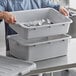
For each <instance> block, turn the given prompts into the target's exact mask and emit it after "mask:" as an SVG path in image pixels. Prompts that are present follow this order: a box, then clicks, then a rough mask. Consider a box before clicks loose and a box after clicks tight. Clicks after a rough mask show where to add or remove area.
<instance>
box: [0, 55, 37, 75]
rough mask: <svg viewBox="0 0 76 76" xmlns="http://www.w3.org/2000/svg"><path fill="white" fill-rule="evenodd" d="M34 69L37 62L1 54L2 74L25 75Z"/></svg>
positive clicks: (0, 68) (0, 72)
mask: <svg viewBox="0 0 76 76" xmlns="http://www.w3.org/2000/svg"><path fill="white" fill-rule="evenodd" d="M34 69H36V64H35V63H32V62H29V61H23V60H18V59H15V58H10V57H4V56H0V76H23V75H25V74H27V73H28V72H30V71H31V70H34Z"/></svg>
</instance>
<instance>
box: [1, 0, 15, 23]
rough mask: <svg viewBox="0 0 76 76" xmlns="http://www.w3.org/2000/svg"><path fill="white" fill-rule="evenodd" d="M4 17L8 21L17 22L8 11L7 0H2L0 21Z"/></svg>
mask: <svg viewBox="0 0 76 76" xmlns="http://www.w3.org/2000/svg"><path fill="white" fill-rule="evenodd" d="M2 19H4V21H5V22H6V23H15V22H16V20H15V17H14V16H13V15H12V14H11V13H9V12H8V6H7V0H0V21H1V20H2Z"/></svg>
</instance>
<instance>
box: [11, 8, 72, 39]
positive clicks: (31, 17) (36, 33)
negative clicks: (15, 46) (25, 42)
mask: <svg viewBox="0 0 76 76" xmlns="http://www.w3.org/2000/svg"><path fill="white" fill-rule="evenodd" d="M13 14H14V15H15V16H16V19H17V22H16V23H15V24H10V27H11V28H12V29H14V30H15V31H16V32H17V33H18V34H20V36H21V37H23V38H24V39H31V38H37V37H45V36H51V35H57V34H65V33H67V32H68V29H69V25H70V23H72V20H71V19H69V18H67V17H65V16H63V15H62V14H61V13H59V12H58V11H56V10H55V9H53V8H43V9H34V10H26V11H17V12H13ZM47 19H49V20H50V23H44V24H41V23H40V25H31V26H27V25H28V24H29V23H30V22H34V21H35V22H34V23H36V22H37V21H41V20H42V21H43V20H47Z"/></svg>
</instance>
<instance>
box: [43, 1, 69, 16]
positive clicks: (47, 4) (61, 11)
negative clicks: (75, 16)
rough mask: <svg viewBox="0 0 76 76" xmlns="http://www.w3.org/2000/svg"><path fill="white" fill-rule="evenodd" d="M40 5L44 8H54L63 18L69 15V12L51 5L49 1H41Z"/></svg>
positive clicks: (53, 4)
mask: <svg viewBox="0 0 76 76" xmlns="http://www.w3.org/2000/svg"><path fill="white" fill-rule="evenodd" d="M42 5H43V7H44V8H46V7H51V8H54V9H56V10H58V11H59V12H60V13H62V14H63V15H65V16H67V15H69V12H68V11H67V10H66V8H64V7H61V6H60V5H58V4H55V3H53V2H52V1H51V0H43V3H42Z"/></svg>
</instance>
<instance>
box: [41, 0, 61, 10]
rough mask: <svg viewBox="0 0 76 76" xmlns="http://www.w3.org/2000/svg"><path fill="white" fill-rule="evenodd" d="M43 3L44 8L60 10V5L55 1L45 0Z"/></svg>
mask: <svg viewBox="0 0 76 76" xmlns="http://www.w3.org/2000/svg"><path fill="white" fill-rule="evenodd" d="M42 5H43V8H46V7H51V8H54V9H56V10H59V8H60V5H58V4H55V3H53V2H52V1H51V0H43V2H42Z"/></svg>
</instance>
